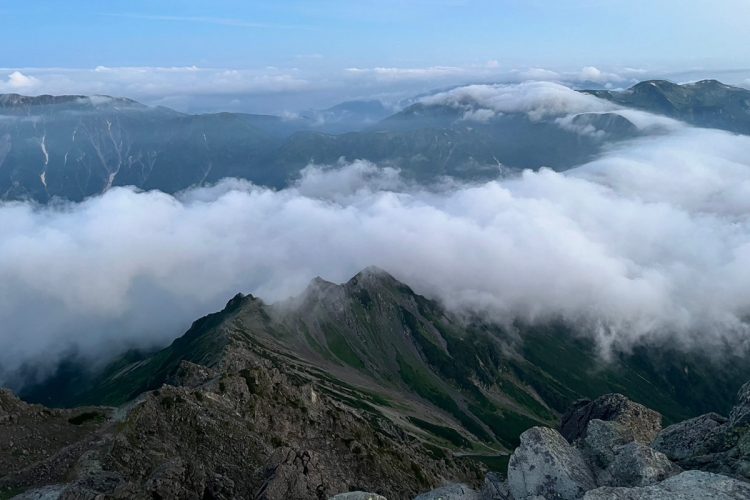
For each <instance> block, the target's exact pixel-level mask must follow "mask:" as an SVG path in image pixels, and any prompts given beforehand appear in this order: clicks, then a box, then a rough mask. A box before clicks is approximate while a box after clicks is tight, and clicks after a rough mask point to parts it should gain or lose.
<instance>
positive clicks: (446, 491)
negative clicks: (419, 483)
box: [414, 483, 482, 500]
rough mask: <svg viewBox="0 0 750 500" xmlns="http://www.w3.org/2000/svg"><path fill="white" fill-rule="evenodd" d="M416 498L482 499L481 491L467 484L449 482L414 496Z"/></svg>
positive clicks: (422, 499)
mask: <svg viewBox="0 0 750 500" xmlns="http://www.w3.org/2000/svg"><path fill="white" fill-rule="evenodd" d="M414 500H482V499H481V497H480V495H479V493H478V492H477V491H476V490H473V489H471V488H469V487H468V486H466V485H465V484H459V483H456V484H449V485H446V486H443V487H441V488H437V489H435V490H432V491H428V492H427V493H422V494H420V495H417V496H416V497H414Z"/></svg>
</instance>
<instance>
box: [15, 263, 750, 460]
mask: <svg viewBox="0 0 750 500" xmlns="http://www.w3.org/2000/svg"><path fill="white" fill-rule="evenodd" d="M235 346H243V349H252V350H253V352H255V353H257V355H258V356H260V357H262V358H263V359H266V360H267V361H268V362H269V363H271V364H272V365H273V366H274V367H278V369H279V370H282V371H283V372H284V373H287V374H297V375H294V376H299V377H301V378H300V380H303V379H304V380H308V379H309V380H311V381H312V384H313V386H314V387H315V391H316V392H317V393H318V394H320V396H321V397H326V398H331V399H333V400H335V401H338V402H340V403H341V404H344V405H346V406H347V407H350V408H352V409H355V410H357V411H361V412H363V415H369V417H367V418H388V419H389V420H391V421H392V423H393V424H394V425H396V426H397V427H400V428H405V429H410V430H409V431H408V432H411V433H414V435H415V436H417V437H418V438H419V439H421V440H423V441H424V442H425V444H427V445H429V446H431V447H437V448H436V449H442V450H446V449H450V450H453V449H456V450H465V451H470V450H475V451H476V452H477V453H479V454H482V453H484V454H488V452H491V450H496V451H497V450H503V449H512V448H513V447H514V446H516V445H517V443H518V436H519V435H520V434H521V433H522V432H523V431H524V430H525V429H527V428H529V427H531V426H534V425H554V423H555V422H556V419H557V417H558V415H559V414H560V413H561V412H563V411H564V410H565V409H566V408H567V407H568V406H569V404H570V403H571V402H572V401H574V400H576V399H579V398H582V397H589V398H593V397H596V396H599V395H601V394H605V393H611V392H620V393H623V394H625V395H627V396H628V397H630V398H632V399H634V400H636V401H638V402H641V403H643V404H645V405H647V406H649V407H652V408H654V409H657V410H658V411H660V412H662V413H663V414H664V416H665V418H666V420H667V421H677V420H681V419H684V418H687V417H691V416H694V415H697V414H700V413H704V412H707V411H719V412H723V413H726V411H727V410H728V408H729V406H730V405H731V403H732V401H733V398H734V394H735V392H736V390H737V389H738V388H739V386H740V385H741V383H742V382H743V381H745V380H747V379H750V364H748V363H747V362H746V360H744V359H735V360H734V361H735V362H733V363H724V364H723V365H721V366H719V365H717V364H715V363H713V362H712V361H711V360H710V359H708V358H706V357H705V356H703V355H699V354H685V353H682V352H679V351H676V350H674V349H671V348H669V347H668V346H664V345H661V346H648V348H646V346H644V347H642V348H637V349H635V350H634V351H633V352H632V353H631V354H627V355H624V354H623V355H620V356H619V357H617V358H616V359H614V360H612V362H610V363H603V362H602V361H601V359H600V356H599V355H598V354H597V351H596V349H595V345H594V344H593V342H592V341H590V340H588V339H587V338H586V337H582V336H580V335H579V334H578V333H577V332H576V331H575V330H572V329H570V328H569V327H567V326H566V325H564V324H554V323H552V324H548V325H546V326H534V327H530V326H525V325H522V324H517V325H515V326H514V328H513V329H512V331H511V330H510V329H507V328H500V327H498V326H495V325H493V324H489V323H486V322H483V321H479V320H475V321H460V320H458V319H457V318H455V317H453V316H452V315H451V314H449V313H447V312H446V311H444V310H443V309H442V308H441V307H440V306H439V305H438V304H437V303H435V302H433V301H430V300H428V299H426V298H424V297H422V296H420V295H417V294H415V293H414V292H413V291H412V290H411V289H410V288H409V287H408V286H406V285H404V284H402V283H400V282H398V281H396V280H395V279H394V278H392V277H391V276H389V275H388V274H386V273H385V272H383V271H380V270H377V269H368V270H366V271H363V272H362V273H360V274H358V275H357V276H355V277H354V278H352V279H351V280H350V281H349V282H347V283H345V284H343V285H335V284H333V283H329V282H326V281H324V280H321V279H316V280H314V281H313V283H311V285H310V286H309V287H308V289H307V290H306V291H305V292H304V294H303V295H301V296H300V297H298V298H296V299H293V300H291V301H289V302H288V303H284V304H278V305H274V306H268V305H265V304H263V303H262V302H261V301H259V300H258V299H255V298H253V297H243V296H237V297H235V298H234V299H232V300H231V301H230V302H229V304H228V305H227V307H226V308H225V309H224V310H223V311H221V312H219V313H215V314H212V315H209V316H206V317H205V318H202V319H200V320H198V321H196V322H195V323H194V324H193V326H192V327H191V328H190V330H189V331H188V332H187V333H186V334H185V335H184V336H183V337H181V338H179V339H177V340H176V341H174V342H173V343H172V345H171V346H169V347H167V348H166V349H164V350H162V351H159V352H157V353H155V354H153V355H151V356H146V357H143V356H138V357H134V356H133V355H130V356H126V357H124V358H122V359H120V360H118V361H116V362H114V363H113V364H112V365H111V366H110V367H109V368H107V369H106V370H105V371H104V373H101V374H98V375H97V376H94V377H89V378H87V379H85V381H80V380H81V377H78V379H77V380H79V381H80V382H79V383H78V384H77V390H75V391H71V390H61V386H59V385H55V384H54V382H53V383H52V384H51V385H50V386H49V387H54V391H53V390H49V391H46V390H45V386H44V385H42V386H37V387H34V388H32V390H30V391H28V392H26V393H25V394H23V395H24V396H25V397H26V398H28V399H34V400H37V401H43V402H45V403H46V404H57V405H74V404H108V405H120V404H123V403H125V402H127V401H129V400H132V399H133V398H135V397H137V396H138V395H139V394H141V393H142V392H144V391H147V390H154V389H158V388H160V387H161V386H162V384H164V383H168V384H173V385H183V384H185V383H186V380H193V379H195V378H196V377H197V375H195V373H197V371H196V370H198V368H197V367H203V368H202V370H204V372H200V373H201V374H200V377H198V378H199V379H201V380H202V379H204V378H205V379H212V380H216V381H217V383H218V387H219V389H220V392H221V393H224V392H225V391H228V386H227V382H226V381H225V380H224V378H222V375H221V374H222V373H224V372H225V368H224V367H225V366H226V364H227V363H231V362H230V361H229V360H230V359H232V352H234V349H235V348H236V347H235ZM727 356H729V358H728V359H732V357H731V356H732V355H731V354H730V353H728V354H727ZM185 362H189V363H188V365H185ZM186 367H188V368H189V370H187V371H186ZM190 367H192V368H190ZM188 372H189V373H188ZM191 374H192V375H191ZM241 376H242V377H243V378H244V379H245V383H246V385H247V387H248V388H249V390H250V392H255V391H256V389H255V388H256V387H260V383H259V381H258V380H256V378H254V377H256V375H253V374H251V373H250V372H241ZM62 389H65V388H64V387H62ZM177 403H178V402H176V401H173V400H165V402H164V404H167V405H170V406H174V405H176V404H177ZM436 453H437V451H436ZM440 453H442V452H440Z"/></svg>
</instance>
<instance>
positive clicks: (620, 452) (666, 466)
mask: <svg viewBox="0 0 750 500" xmlns="http://www.w3.org/2000/svg"><path fill="white" fill-rule="evenodd" d="M680 472H682V469H680V468H679V467H678V466H676V465H675V464H673V463H672V462H670V461H669V459H668V458H667V457H666V455H664V454H663V453H659V452H658V451H656V450H654V449H653V448H651V447H649V446H646V445H645V444H643V443H638V442H636V441H633V442H632V443H629V444H626V445H625V446H621V447H620V448H618V449H617V453H616V454H615V458H614V460H613V461H612V463H611V464H610V465H609V467H607V473H608V476H609V484H608V485H609V486H649V485H652V484H656V483H658V482H660V481H663V480H664V479H666V478H668V477H671V476H674V475H676V474H679V473H680Z"/></svg>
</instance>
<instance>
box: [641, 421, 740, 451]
mask: <svg viewBox="0 0 750 500" xmlns="http://www.w3.org/2000/svg"><path fill="white" fill-rule="evenodd" d="M727 428H728V424H727V419H726V418H724V417H722V416H721V415H718V414H716V413H707V414H706V415H701V416H700V417H695V418H691V419H690V420H685V421H684V422H679V423H677V424H674V425H670V426H669V427H667V428H665V429H663V430H662V431H661V432H660V433H659V434H658V435H657V436H656V439H655V440H654V443H653V447H654V449H656V450H658V451H660V452H662V453H664V454H665V455H666V456H667V457H669V458H670V459H672V460H684V459H687V458H690V457H694V456H700V455H706V454H708V453H715V452H718V451H723V450H722V448H723V445H722V442H723V439H722V435H723V434H724V433H725V432H726V430H727Z"/></svg>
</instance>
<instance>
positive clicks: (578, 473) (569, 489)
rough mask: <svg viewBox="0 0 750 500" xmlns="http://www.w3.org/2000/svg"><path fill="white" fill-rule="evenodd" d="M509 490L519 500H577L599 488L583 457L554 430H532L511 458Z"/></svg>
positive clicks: (525, 434)
mask: <svg viewBox="0 0 750 500" xmlns="http://www.w3.org/2000/svg"><path fill="white" fill-rule="evenodd" d="M508 487H509V489H510V492H511V494H512V495H513V498H515V499H516V500H524V499H530V498H534V497H542V498H555V499H561V500H568V499H571V500H572V499H576V498H580V497H581V496H583V494H584V493H585V492H586V491H588V490H590V489H593V488H595V487H596V483H595V481H594V476H593V474H592V473H591V470H590V469H589V467H588V466H587V465H586V463H585V462H584V460H583V457H582V456H581V453H580V452H579V451H578V450H577V449H575V448H574V447H573V446H571V445H570V443H568V442H567V441H566V440H565V438H564V437H563V436H561V435H560V433H558V432H557V431H555V430H553V429H548V428H546V427H532V428H531V429H529V430H527V431H525V432H524V433H523V434H521V444H520V446H519V447H518V448H516V451H515V452H514V453H513V455H512V456H511V457H510V463H509V464H508Z"/></svg>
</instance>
